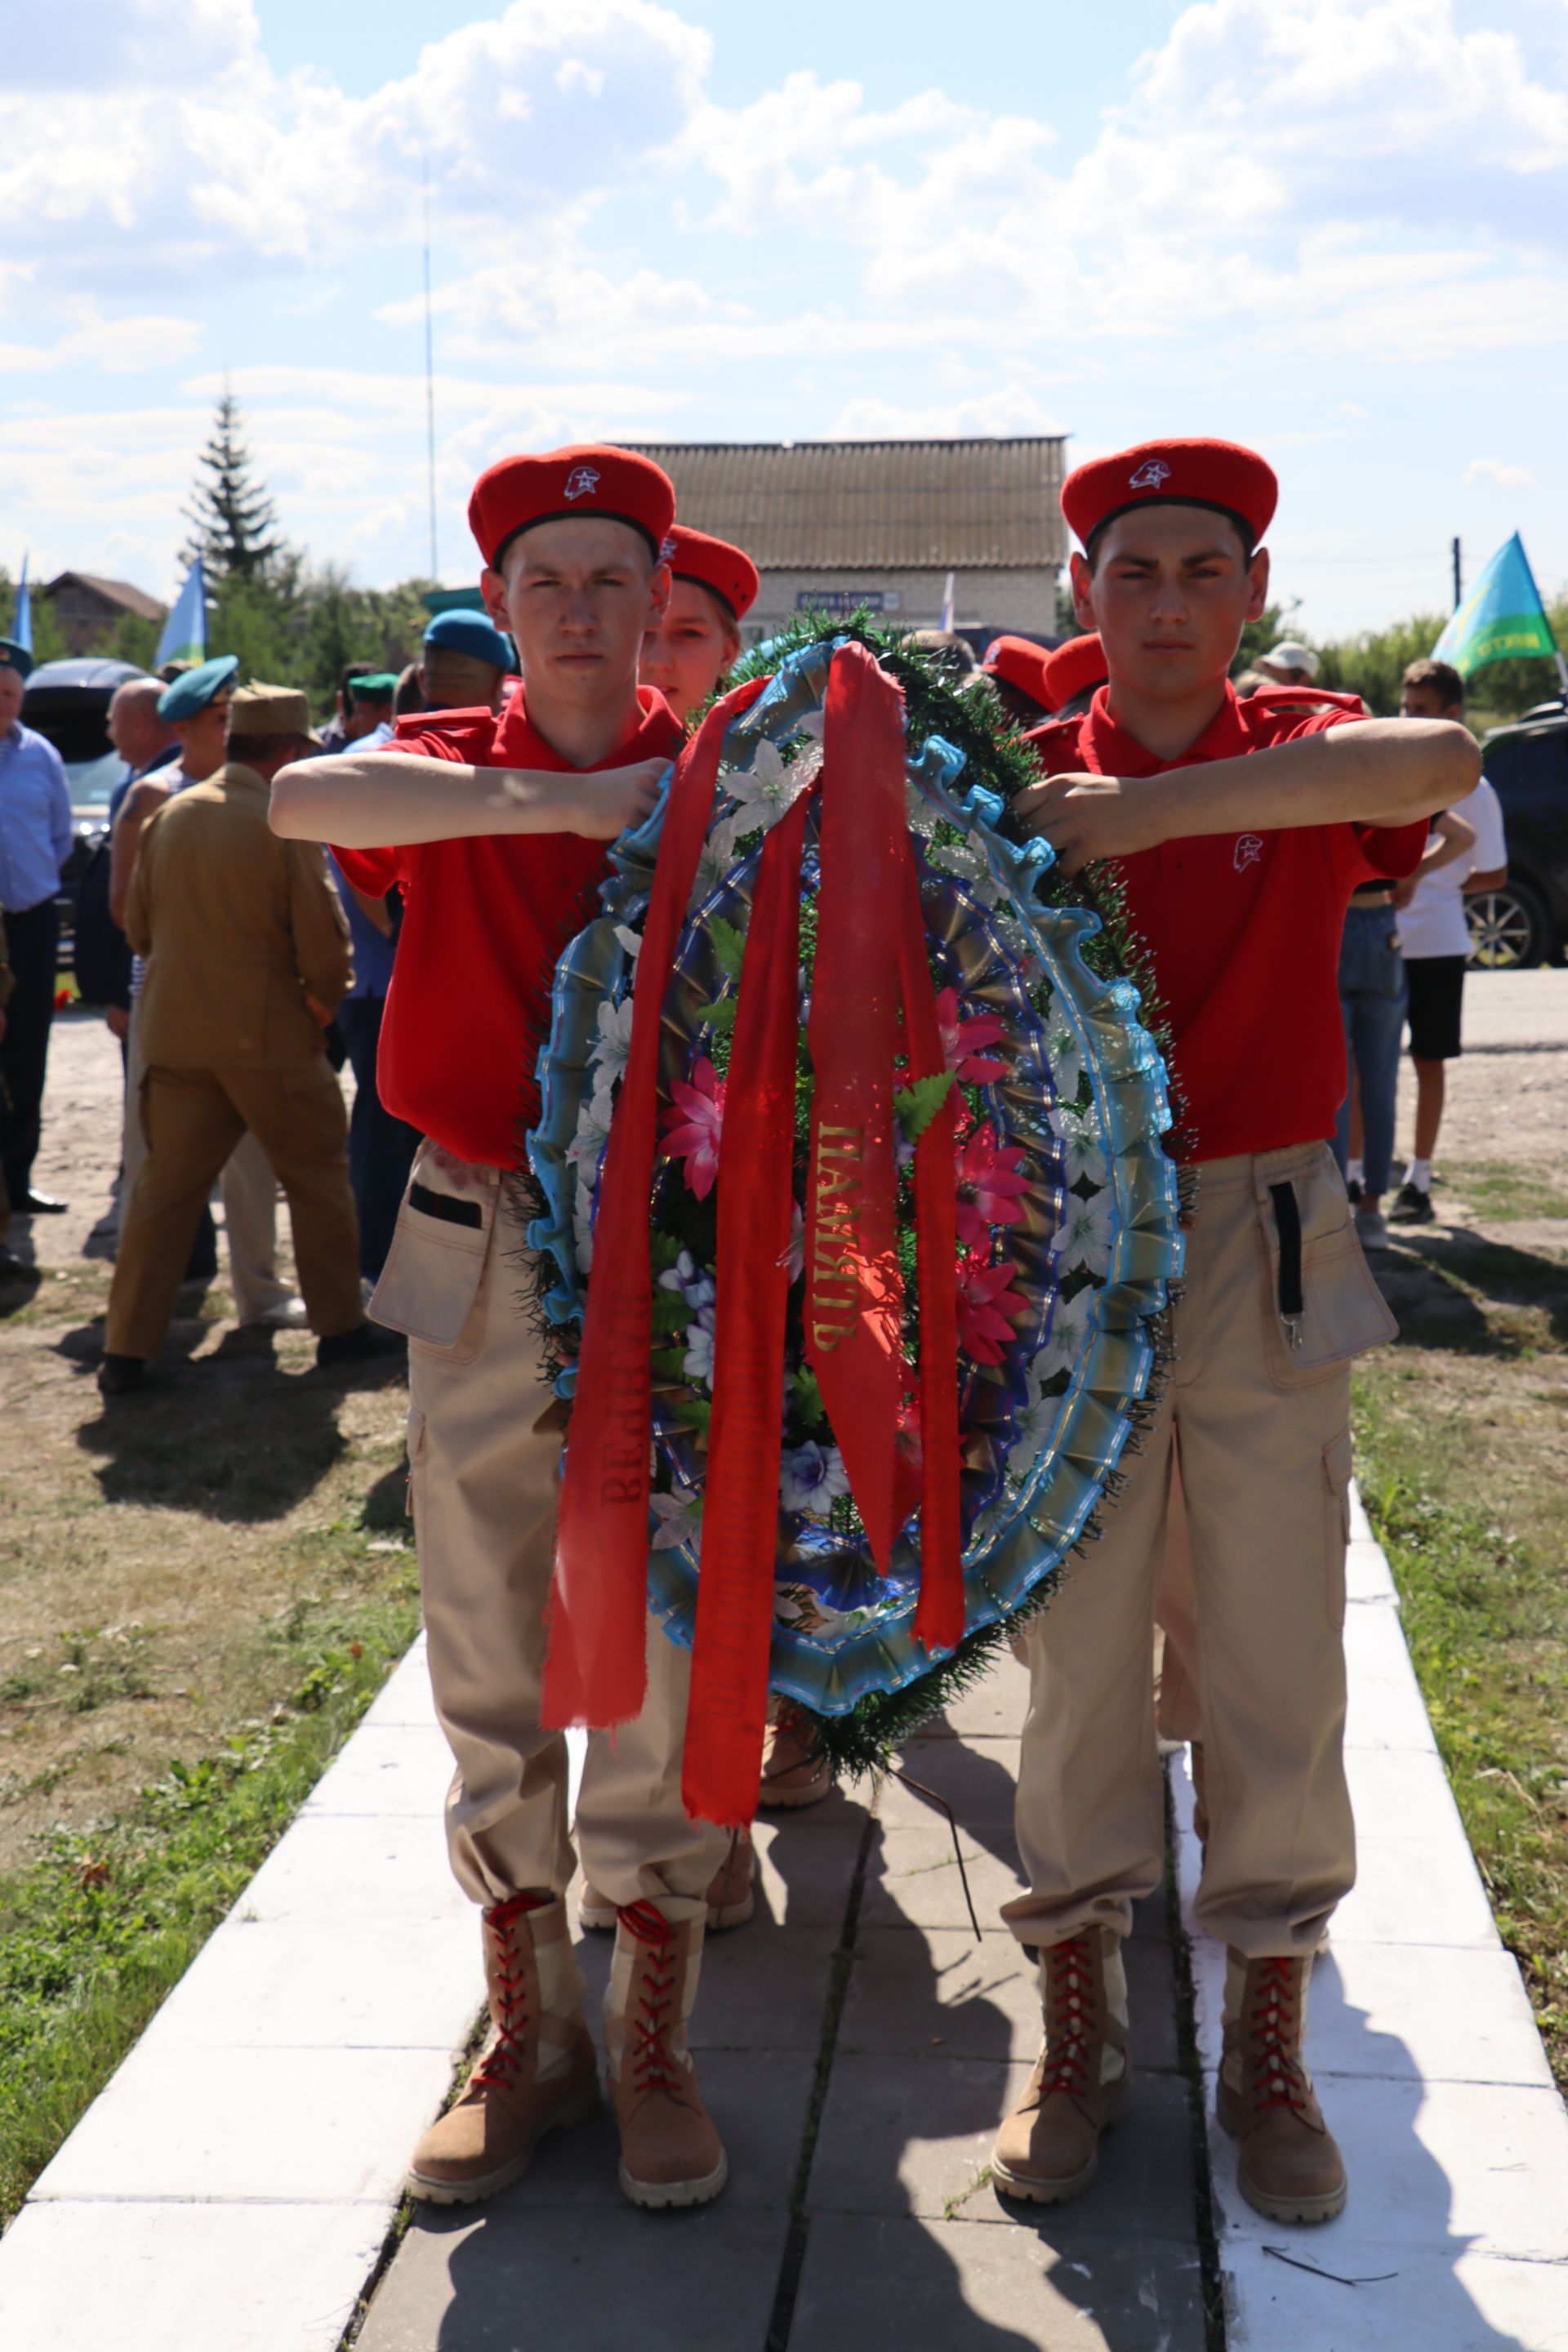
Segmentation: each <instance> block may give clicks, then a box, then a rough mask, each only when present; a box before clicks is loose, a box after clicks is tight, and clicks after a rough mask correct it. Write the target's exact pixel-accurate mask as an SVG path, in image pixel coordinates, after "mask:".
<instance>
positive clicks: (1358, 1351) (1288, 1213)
mask: <svg viewBox="0 0 1568 2352" xmlns="http://www.w3.org/2000/svg"><path fill="white" fill-rule="evenodd" d="M1258 1235H1259V1244H1260V1246H1261V1248H1262V1250H1263V1252H1264V1255H1265V1257H1266V1260H1267V1263H1268V1296H1267V1297H1266V1299H1265V1301H1264V1309H1263V1313H1264V1341H1263V1352H1264V1361H1265V1363H1266V1364H1267V1366H1268V1377H1269V1379H1270V1381H1272V1382H1273V1384H1274V1386H1275V1387H1276V1388H1278V1389H1300V1388H1310V1386H1311V1385H1312V1383H1313V1382H1314V1381H1321V1380H1327V1379H1328V1378H1329V1377H1330V1376H1331V1374H1332V1373H1334V1372H1337V1371H1339V1370H1341V1369H1342V1367H1343V1366H1344V1365H1346V1364H1348V1363H1349V1362H1350V1361H1351V1360H1352V1357H1355V1356H1360V1355H1364V1353H1365V1352H1366V1350H1367V1349H1369V1348H1377V1347H1381V1346H1382V1345H1383V1343H1384V1341H1385V1340H1387V1339H1394V1338H1396V1337H1397V1336H1398V1331H1399V1326H1398V1324H1397V1323H1396V1322H1395V1321H1394V1318H1393V1316H1392V1315H1391V1314H1390V1313H1389V1311H1388V1308H1387V1307H1386V1305H1385V1304H1384V1297H1383V1294H1382V1292H1381V1291H1380V1290H1379V1289H1378V1286H1377V1285H1376V1283H1375V1282H1374V1281H1373V1278H1372V1274H1371V1271H1370V1270H1369V1268H1368V1265H1367V1262H1366V1259H1365V1258H1364V1257H1363V1255H1362V1247H1361V1244H1360V1243H1359V1242H1358V1241H1357V1239H1356V1236H1355V1227H1354V1225H1353V1223H1352V1219H1351V1209H1350V1203H1349V1202H1348V1201H1347V1200H1346V1198H1345V1193H1344V1187H1343V1185H1342V1183H1341V1181H1340V1178H1339V1171H1338V1170H1337V1169H1336V1168H1335V1166H1334V1163H1333V1160H1332V1159H1331V1155H1330V1153H1329V1151H1328V1150H1327V1148H1326V1147H1325V1148H1324V1151H1323V1155H1322V1159H1321V1162H1317V1163H1314V1164H1312V1165H1310V1166H1309V1167H1307V1168H1305V1169H1302V1168H1300V1167H1298V1168H1296V1169H1294V1170H1292V1171H1290V1173H1289V1175H1288V1176H1287V1175H1284V1174H1277V1175H1275V1176H1273V1177H1270V1176H1268V1175H1267V1174H1265V1175H1263V1176H1261V1177H1260V1178H1259V1181H1258Z"/></svg>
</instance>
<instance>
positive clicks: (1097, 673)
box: [1040, 636, 1110, 710]
mask: <svg viewBox="0 0 1568 2352" xmlns="http://www.w3.org/2000/svg"><path fill="white" fill-rule="evenodd" d="M1109 676H1110V669H1109V666H1108V664H1107V662H1106V658H1105V647H1104V646H1102V645H1101V644H1100V639H1099V637H1098V636H1088V637H1069V638H1068V641H1067V643H1066V645H1065V646H1058V647H1057V649H1056V651H1055V653H1054V654H1051V655H1049V656H1047V661H1046V669H1045V677H1044V679H1043V680H1042V686H1041V693H1040V700H1041V701H1042V702H1043V703H1044V704H1045V706H1046V709H1047V710H1059V709H1061V707H1062V705H1063V704H1064V703H1066V702H1071V701H1073V700H1074V699H1075V698H1077V697H1078V696H1079V695H1080V694H1083V693H1085V692H1087V690H1088V689H1089V687H1091V686H1103V685H1104V684H1105V681H1106V678H1107V677H1109Z"/></svg>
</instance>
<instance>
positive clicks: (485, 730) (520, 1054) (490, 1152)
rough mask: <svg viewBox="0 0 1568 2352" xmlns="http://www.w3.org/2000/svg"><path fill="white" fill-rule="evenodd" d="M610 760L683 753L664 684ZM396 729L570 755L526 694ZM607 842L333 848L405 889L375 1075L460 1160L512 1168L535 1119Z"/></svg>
mask: <svg viewBox="0 0 1568 2352" xmlns="http://www.w3.org/2000/svg"><path fill="white" fill-rule="evenodd" d="M637 699H638V701H639V703H640V704H641V706H642V713H643V716H642V722H641V724H640V726H638V727H637V728H636V729H635V730H633V732H632V733H631V734H630V735H629V736H627V738H626V740H625V741H624V742H622V743H620V744H617V746H616V750H615V751H613V752H612V753H611V754H610V756H609V757H608V758H607V759H605V760H601V761H597V762H596V763H595V764H596V765H597V766H599V767H601V768H619V767H625V766H627V765H629V764H630V763H631V762H632V761H636V760H652V759H671V760H672V759H674V758H675V757H676V755H677V753H678V752H679V750H680V747H681V744H682V742H683V741H684V740H685V738H684V736H683V734H682V732H681V730H680V728H679V725H678V723H677V721H676V719H675V718H674V716H673V715H672V713H671V711H670V709H669V707H668V704H667V703H666V701H665V699H664V697H663V696H662V695H661V694H657V693H655V692H654V691H653V690H652V689H651V688H647V687H641V688H638V690H637ZM405 728H406V730H407V731H406V732H405V731H404V730H402V729H400V730H399V733H398V737H397V742H396V746H395V748H396V749H398V750H399V751H422V752H424V753H426V755H427V756H428V757H430V758H431V759H436V760H451V761H456V762H458V764H461V765H468V766H473V767H489V768H554V769H559V770H561V771H563V772H566V771H568V770H569V768H570V762H569V761H565V760H563V758H562V757H561V755H560V753H559V752H558V751H553V750H552V747H551V746H550V745H549V744H548V743H547V742H546V741H545V740H544V739H543V737H542V735H538V734H536V733H535V732H534V730H533V729H532V728H531V726H530V725H529V723H528V718H527V714H526V712H525V711H524V709H523V702H522V695H521V690H520V691H519V692H517V693H515V694H514V695H513V696H512V698H511V700H510V702H509V703H508V704H507V706H506V708H505V709H504V710H503V711H502V712H501V713H500V717H499V718H496V717H492V715H491V714H490V712H489V711H488V710H449V711H445V712H441V713H439V714H436V715H433V716H431V717H428V718H424V719H418V720H416V721H415V722H413V723H412V724H411V725H410V724H409V723H408V722H406V721H405ZM608 850H609V844H608V843H607V842H603V841H589V840H587V839H585V838H584V835H581V834H576V833H541V834H518V833H502V834H479V835H473V836H472V837H471V838H466V839H463V840H458V841H422V842H416V843H412V844H410V845H408V846H407V847H405V848H401V849H338V850H335V851H334V853H333V854H334V856H336V858H337V861H338V864H339V865H340V866H342V870H343V872H344V873H345V874H346V875H347V877H348V878H349V880H350V881H351V882H352V883H353V884H354V886H355V887H356V888H358V889H361V890H365V891H370V892H374V893H375V894H376V895H377V896H380V895H382V894H384V892H386V891H387V890H390V889H391V888H392V887H394V886H395V885H396V886H399V887H401V889H402V892H403V902H404V911H403V929H402V933H401V936H400V937H399V940H398V942H397V961H396V964H395V967H394V970H393V975H392V984H391V986H390V988H389V989H388V991H387V998H386V1012H385V1014H384V1018H383V1022H382V1030H381V1053H380V1059H379V1062H378V1064H377V1072H376V1075H377V1083H378V1085H379V1087H380V1091H381V1098H382V1101H383V1102H384V1104H385V1106H386V1108H387V1109H388V1110H390V1111H392V1112H394V1113H395V1115H396V1116H397V1117H398V1118H405V1119H406V1120H407V1121H408V1123H409V1125H410V1126H411V1127H416V1128H417V1129H419V1131H420V1133H421V1134H422V1135H428V1136H430V1137H431V1138H433V1139H434V1140H435V1141H436V1142H437V1143H439V1144H443V1145H444V1146H445V1147H446V1149H447V1150H448V1151H452V1152H455V1153H456V1154H457V1156H458V1158H459V1159H460V1160H478V1161H482V1162H484V1163H486V1164H489V1165H491V1166H498V1167H502V1168H511V1167H517V1166H520V1165H521V1161H522V1156H523V1147H522V1139H523V1137H524V1136H525V1135H526V1133H527V1132H528V1129H530V1128H531V1127H532V1126H534V1125H535V1124H536V1123H537V1120H538V1118H539V1087H538V1084H537V1082H536V1079H535V1076H534V1069H535V1065H536V1064H537V1062H538V1059H539V1052H540V1048H541V1046H542V1045H543V1044H544V1042H545V1040H546V1039H547V1037H548V1036H549V1034H550V988H551V982H552V977H553V974H554V970H555V962H556V959H557V957H558V956H559V955H560V953H561V950H562V949H563V947H564V946H565V945H566V943H567V941H568V940H571V939H572V938H574V936H575V934H576V933H577V932H578V931H580V930H581V929H582V928H583V925H584V923H585V922H587V921H589V920H590V919H592V917H593V916H594V915H595V912H596V911H597V908H598V891H599V885H600V883H601V882H603V880H604V879H605V876H606V875H607V874H608V872H609V870H610V868H609V856H608Z"/></svg>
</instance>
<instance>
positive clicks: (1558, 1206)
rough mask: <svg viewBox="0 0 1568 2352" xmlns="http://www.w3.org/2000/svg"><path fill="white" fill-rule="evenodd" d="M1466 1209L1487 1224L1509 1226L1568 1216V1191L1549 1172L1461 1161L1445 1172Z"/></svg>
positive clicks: (1498, 1162) (1505, 1163) (1497, 1162)
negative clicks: (1531, 1219) (1521, 1220)
mask: <svg viewBox="0 0 1568 2352" xmlns="http://www.w3.org/2000/svg"><path fill="white" fill-rule="evenodd" d="M1445 1174H1446V1178H1447V1181H1448V1183H1450V1184H1451V1185H1452V1186H1453V1188H1454V1190H1455V1191H1456V1192H1458V1193H1460V1194H1461V1195H1462V1196H1463V1199H1464V1201H1465V1203H1466V1205H1467V1207H1468V1208H1470V1209H1472V1210H1473V1211H1474V1212H1475V1213H1476V1215H1477V1216H1479V1217H1482V1218H1484V1219H1485V1220H1486V1222H1487V1223H1488V1224H1510V1223H1513V1222H1514V1221H1515V1220H1516V1219H1518V1218H1521V1217H1568V1192H1564V1191H1563V1188H1562V1186H1561V1185H1560V1184H1557V1183H1554V1182H1553V1181H1552V1171H1550V1170H1543V1169H1541V1168H1532V1167H1527V1166H1521V1165H1519V1164H1518V1163H1516V1162H1510V1161H1509V1160H1458V1161H1456V1162H1455V1163H1454V1164H1453V1165H1452V1166H1450V1167H1449V1168H1447V1170H1446V1171H1445Z"/></svg>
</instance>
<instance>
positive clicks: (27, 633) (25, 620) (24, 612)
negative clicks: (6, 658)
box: [11, 555, 33, 654]
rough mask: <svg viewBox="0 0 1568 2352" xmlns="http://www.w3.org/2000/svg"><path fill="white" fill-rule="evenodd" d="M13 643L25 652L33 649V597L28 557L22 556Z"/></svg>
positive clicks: (17, 584)
mask: <svg viewBox="0 0 1568 2352" xmlns="http://www.w3.org/2000/svg"><path fill="white" fill-rule="evenodd" d="M11 643H12V644H13V645H14V646H21V648H22V651H23V652H24V653H27V654H30V653H31V652H32V650H33V599H32V597H31V595H30V594H29V593H28V590H27V559H26V556H25V555H24V557H23V558H22V577H21V579H20V580H19V581H18V582H17V583H16V616H15V618H14V619H13V621H12V623H11Z"/></svg>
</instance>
